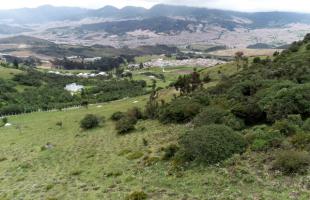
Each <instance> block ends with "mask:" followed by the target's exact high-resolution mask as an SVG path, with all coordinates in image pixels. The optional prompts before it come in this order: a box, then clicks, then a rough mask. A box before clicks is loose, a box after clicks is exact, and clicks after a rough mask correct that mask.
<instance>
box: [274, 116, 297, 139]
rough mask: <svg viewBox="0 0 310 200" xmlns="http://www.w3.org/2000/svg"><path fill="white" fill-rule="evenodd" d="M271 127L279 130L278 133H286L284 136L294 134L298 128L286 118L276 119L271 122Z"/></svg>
mask: <svg viewBox="0 0 310 200" xmlns="http://www.w3.org/2000/svg"><path fill="white" fill-rule="evenodd" d="M273 128H274V129H276V130H279V131H280V133H282V134H283V135H286V136H290V135H294V134H295V133H296V132H297V130H298V126H297V125H295V124H293V123H291V122H290V121H289V120H287V119H283V120H278V121H276V122H275V123H274V124H273Z"/></svg>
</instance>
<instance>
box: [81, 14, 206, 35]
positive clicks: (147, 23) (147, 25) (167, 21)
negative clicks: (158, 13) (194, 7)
mask: <svg viewBox="0 0 310 200" xmlns="http://www.w3.org/2000/svg"><path fill="white" fill-rule="evenodd" d="M190 25H191V26H190ZM199 25H200V23H199V22H197V21H189V20H179V19H173V18H168V17H154V18H147V19H143V20H127V21H113V22H103V23H94V24H87V25H82V26H80V27H79V28H78V30H80V31H105V32H107V33H109V34H116V35H122V34H125V33H127V32H132V31H135V30H149V31H153V32H155V33H178V32H181V31H189V32H193V31H196V30H197V27H198V26H199Z"/></svg>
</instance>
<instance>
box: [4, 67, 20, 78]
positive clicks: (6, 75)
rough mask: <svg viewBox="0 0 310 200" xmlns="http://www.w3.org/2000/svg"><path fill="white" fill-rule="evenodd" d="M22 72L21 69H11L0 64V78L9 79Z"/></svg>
mask: <svg viewBox="0 0 310 200" xmlns="http://www.w3.org/2000/svg"><path fill="white" fill-rule="evenodd" d="M19 73H22V71H20V70H18V69H12V68H5V67H2V66H0V78H3V79H11V78H13V77H14V75H15V74H19Z"/></svg>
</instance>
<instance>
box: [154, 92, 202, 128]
mask: <svg viewBox="0 0 310 200" xmlns="http://www.w3.org/2000/svg"><path fill="white" fill-rule="evenodd" d="M201 108H202V105H201V104H200V103H198V102H196V101H193V100H191V99H190V98H186V97H180V98H177V99H175V100H173V101H172V102H171V103H169V104H166V105H164V106H163V107H161V109H160V111H159V120H160V121H161V122H162V123H186V122H189V121H191V120H192V119H193V118H194V117H195V116H196V115H197V114H198V113H199V112H200V110H201Z"/></svg>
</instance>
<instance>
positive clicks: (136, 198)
mask: <svg viewBox="0 0 310 200" xmlns="http://www.w3.org/2000/svg"><path fill="white" fill-rule="evenodd" d="M146 198H147V194H146V193H145V192H143V191H135V192H132V193H131V194H129V195H128V196H127V197H126V200H145V199H146Z"/></svg>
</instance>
